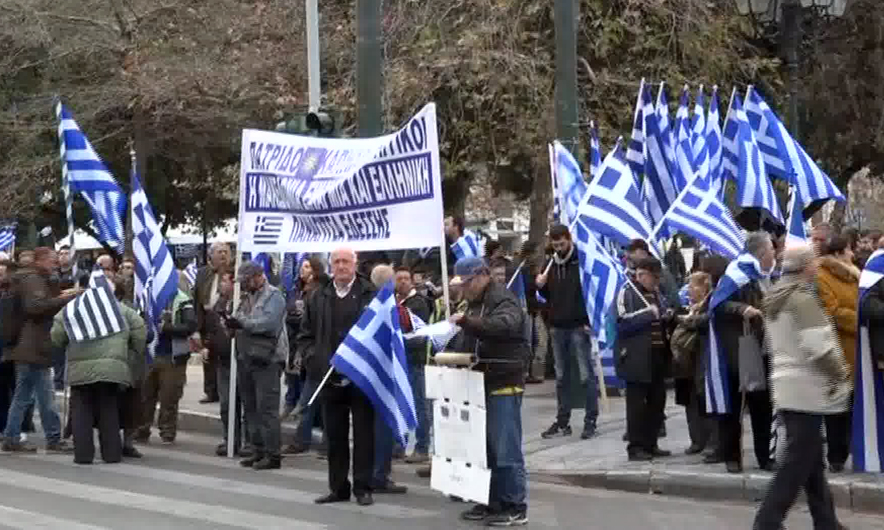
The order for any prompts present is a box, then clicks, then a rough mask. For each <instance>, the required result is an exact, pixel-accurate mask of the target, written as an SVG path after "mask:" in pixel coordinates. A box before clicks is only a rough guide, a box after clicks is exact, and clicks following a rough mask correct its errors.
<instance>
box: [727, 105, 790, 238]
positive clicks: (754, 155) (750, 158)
mask: <svg viewBox="0 0 884 530" xmlns="http://www.w3.org/2000/svg"><path fill="white" fill-rule="evenodd" d="M763 156H764V155H763V152H762V150H761V147H760V145H759V144H758V141H757V139H756V137H755V132H754V130H753V129H752V126H751V125H750V124H749V119H748V118H747V117H746V112H745V111H744V110H743V102H742V101H741V100H740V95H739V94H736V93H734V95H733V98H732V99H731V107H730V109H729V110H728V113H727V118H725V122H724V159H725V160H724V163H723V172H724V173H723V174H724V176H725V178H729V179H733V180H734V182H736V184H737V202H738V204H739V205H740V206H742V207H743V208H763V209H765V210H767V211H768V212H770V214H771V216H772V217H773V218H774V219H776V220H777V221H779V222H780V224H785V221H784V220H783V213H782V211H780V205H779V203H778V202H777V195H776V193H775V192H774V188H773V184H771V182H770V179H769V178H768V174H767V169H768V167H769V166H767V164H765V163H764V162H763Z"/></svg>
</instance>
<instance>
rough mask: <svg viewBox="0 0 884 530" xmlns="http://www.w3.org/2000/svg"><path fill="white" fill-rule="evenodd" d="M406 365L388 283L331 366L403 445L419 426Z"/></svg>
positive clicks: (347, 337)
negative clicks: (353, 386)
mask: <svg viewBox="0 0 884 530" xmlns="http://www.w3.org/2000/svg"><path fill="white" fill-rule="evenodd" d="M406 363H407V361H406V358H405V342H404V340H403V339H402V330H401V329H400V327H399V310H398V308H397V307H396V297H395V295H394V293H393V282H392V281H389V282H387V284H386V285H384V287H383V288H382V289H381V290H380V291H379V292H378V294H377V296H376V297H375V299H374V300H372V302H371V304H369V305H368V307H367V308H365V311H364V312H363V313H362V316H360V317H359V321H358V322H356V325H354V326H353V327H352V328H351V329H350V332H349V333H348V334H347V336H346V337H345V338H344V341H343V342H342V343H341V345H340V346H339V347H338V350H337V351H336V352H335V355H334V356H333V357H332V359H331V364H332V366H334V368H335V370H337V371H338V372H340V374H341V375H343V376H344V377H346V378H347V379H349V380H350V381H352V382H353V383H354V384H355V385H356V386H358V387H359V389H360V390H362V392H364V393H365V395H366V396H368V398H369V399H370V400H371V402H372V403H373V404H374V409H375V411H377V412H378V413H380V414H381V416H382V417H383V418H384V421H385V422H387V425H389V426H390V429H391V430H392V431H393V434H394V435H395V436H396V439H397V440H399V443H401V444H402V445H405V444H406V443H407V439H406V436H407V434H408V431H411V430H413V429H414V428H415V427H416V426H417V409H415V404H414V394H412V392H411V384H409V382H408V364H406Z"/></svg>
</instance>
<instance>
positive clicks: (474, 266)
mask: <svg viewBox="0 0 884 530" xmlns="http://www.w3.org/2000/svg"><path fill="white" fill-rule="evenodd" d="M487 268H488V266H487V265H485V260H483V259H482V258H479V257H476V256H470V257H466V258H460V259H459V260H457V263H455V264H454V275H455V280H459V281H458V283H463V282H465V281H467V280H469V279H470V278H472V277H473V276H475V275H477V274H479V273H480V272H482V271H483V270H486V269H487ZM453 281H454V280H452V282H453Z"/></svg>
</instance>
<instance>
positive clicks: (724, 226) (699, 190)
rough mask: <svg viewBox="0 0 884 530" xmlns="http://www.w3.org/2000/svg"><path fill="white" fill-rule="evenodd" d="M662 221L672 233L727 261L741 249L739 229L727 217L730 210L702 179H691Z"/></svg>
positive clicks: (741, 238) (730, 218) (731, 219)
mask: <svg viewBox="0 0 884 530" xmlns="http://www.w3.org/2000/svg"><path fill="white" fill-rule="evenodd" d="M663 221H664V223H668V224H669V226H670V229H671V230H672V233H675V232H684V233H686V234H689V235H690V236H692V237H695V238H697V239H698V240H699V241H700V242H701V243H703V244H705V245H706V246H707V247H708V248H709V249H711V250H713V251H715V252H717V253H719V254H721V255H723V256H726V257H728V258H731V259H733V258H735V257H737V255H738V254H739V253H740V252H741V251H742V249H743V234H742V232H741V231H740V228H739V227H738V226H737V224H736V223H735V222H734V220H733V218H732V217H731V214H730V210H728V208H727V206H725V204H724V203H722V202H721V199H719V198H718V192H717V190H714V189H712V188H711V187H710V186H709V182H708V180H707V179H705V178H702V177H697V178H695V179H693V181H692V183H691V185H690V187H689V188H688V189H686V190H685V191H683V192H682V193H681V195H679V198H678V200H677V201H676V202H675V204H673V205H672V209H671V210H670V211H669V212H667V213H666V217H665V218H664V220H663Z"/></svg>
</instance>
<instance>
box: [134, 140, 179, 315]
mask: <svg viewBox="0 0 884 530" xmlns="http://www.w3.org/2000/svg"><path fill="white" fill-rule="evenodd" d="M132 232H133V238H132V251H133V253H134V254H135V297H136V298H138V297H141V296H144V298H145V299H144V302H143V303H144V309H145V311H144V312H145V314H146V315H147V316H148V318H146V319H145V320H146V321H148V320H149V321H150V323H149V324H148V327H149V328H151V324H152V325H153V326H158V325H159V322H160V318H161V317H162V314H163V311H164V310H165V309H166V307H168V306H169V304H170V303H172V300H174V299H175V295H177V294H178V270H177V269H176V268H175V262H174V261H173V260H172V253H171V252H169V247H168V246H167V245H166V240H165V238H163V234H162V233H160V227H159V225H158V224H157V220H156V217H154V214H153V210H152V209H151V207H150V203H148V201H147V195H146V194H145V193H144V188H142V187H141V181H140V180H139V179H138V174H137V169H136V165H135V157H134V155H133V157H132ZM151 329H154V328H151Z"/></svg>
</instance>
